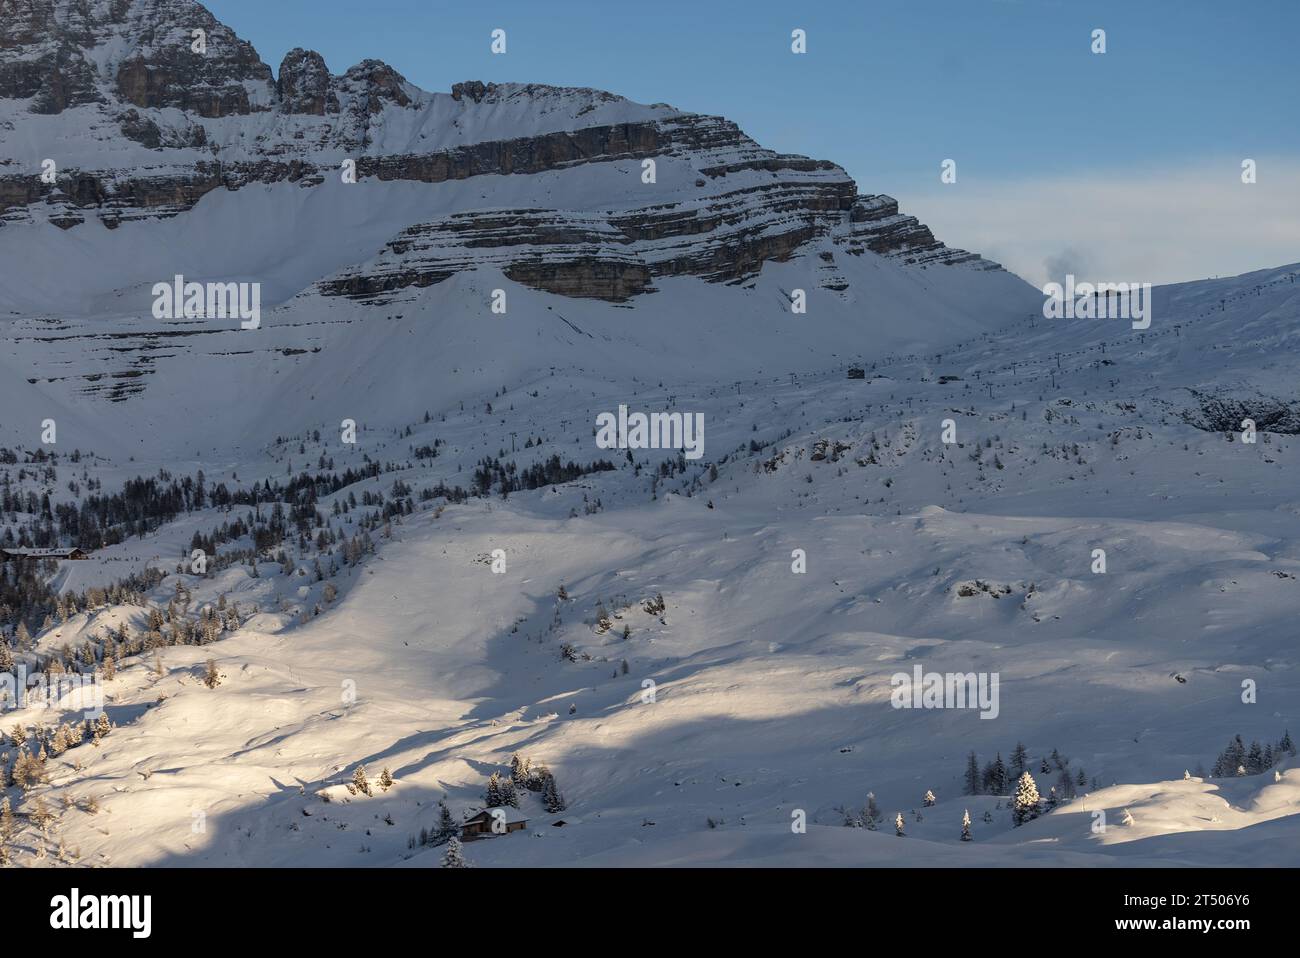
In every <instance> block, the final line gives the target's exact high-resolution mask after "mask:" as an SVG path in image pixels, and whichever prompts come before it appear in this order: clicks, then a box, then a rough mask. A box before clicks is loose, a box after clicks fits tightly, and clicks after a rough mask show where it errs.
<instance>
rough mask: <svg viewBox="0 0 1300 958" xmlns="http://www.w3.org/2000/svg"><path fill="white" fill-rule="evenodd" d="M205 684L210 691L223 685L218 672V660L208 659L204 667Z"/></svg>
mask: <svg viewBox="0 0 1300 958" xmlns="http://www.w3.org/2000/svg"><path fill="white" fill-rule="evenodd" d="M203 684H204V685H206V686H207V687H208V688H210V689H215V688H216V687H217V686H218V685H220V684H221V673H220V672H218V671H217V660H216V659H208V661H207V662H206V663H205V664H204V666H203Z"/></svg>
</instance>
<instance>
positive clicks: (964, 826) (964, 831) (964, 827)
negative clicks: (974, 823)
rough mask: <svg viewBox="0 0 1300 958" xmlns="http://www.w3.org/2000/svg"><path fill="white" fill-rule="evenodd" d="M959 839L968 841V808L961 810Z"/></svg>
mask: <svg viewBox="0 0 1300 958" xmlns="http://www.w3.org/2000/svg"><path fill="white" fill-rule="evenodd" d="M961 840H962V841H964V842H968V841H970V809H969V808H968V809H966V810H965V811H964V812H962V816H961Z"/></svg>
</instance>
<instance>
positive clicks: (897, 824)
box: [894, 812, 905, 838]
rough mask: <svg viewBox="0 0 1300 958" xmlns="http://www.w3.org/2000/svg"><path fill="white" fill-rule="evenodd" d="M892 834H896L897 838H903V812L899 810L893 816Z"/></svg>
mask: <svg viewBox="0 0 1300 958" xmlns="http://www.w3.org/2000/svg"><path fill="white" fill-rule="evenodd" d="M894 834H895V835H897V836H898V837H899V838H903V837H904V834H905V833H904V832H903V813H902V812H899V813H898V815H897V816H895V818H894Z"/></svg>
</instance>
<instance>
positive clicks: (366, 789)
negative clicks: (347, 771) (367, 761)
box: [352, 765, 370, 795]
mask: <svg viewBox="0 0 1300 958" xmlns="http://www.w3.org/2000/svg"><path fill="white" fill-rule="evenodd" d="M352 787H353V788H354V789H356V790H357V791H358V792H360V793H361V794H362V795H369V794H370V779H368V778H366V767H365V766H364V765H358V766H357V770H356V771H355V772H353V773H352Z"/></svg>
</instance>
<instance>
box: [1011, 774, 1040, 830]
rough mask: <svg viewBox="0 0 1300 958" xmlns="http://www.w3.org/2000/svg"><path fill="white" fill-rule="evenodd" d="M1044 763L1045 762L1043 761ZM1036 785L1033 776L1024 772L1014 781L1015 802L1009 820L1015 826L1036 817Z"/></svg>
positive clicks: (1037, 800)
mask: <svg viewBox="0 0 1300 958" xmlns="http://www.w3.org/2000/svg"><path fill="white" fill-rule="evenodd" d="M1044 764H1046V763H1044ZM1038 802H1039V798H1038V786H1037V785H1036V784H1035V783H1034V776H1032V775H1030V774H1029V773H1028V772H1025V773H1024V774H1023V775H1021V776H1020V781H1019V782H1017V783H1016V796H1015V803H1014V805H1013V806H1012V808H1011V821H1012V824H1014V825H1016V826H1017V827H1019V826H1021V825H1023V824H1024V823H1025V822H1027V821H1030V820H1031V819H1035V818H1037V817H1038Z"/></svg>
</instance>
